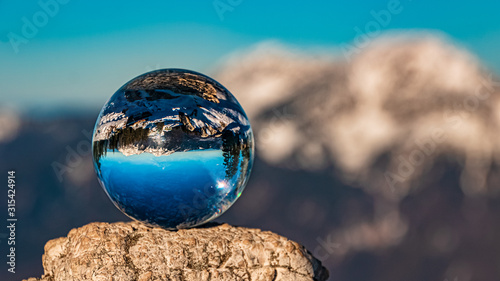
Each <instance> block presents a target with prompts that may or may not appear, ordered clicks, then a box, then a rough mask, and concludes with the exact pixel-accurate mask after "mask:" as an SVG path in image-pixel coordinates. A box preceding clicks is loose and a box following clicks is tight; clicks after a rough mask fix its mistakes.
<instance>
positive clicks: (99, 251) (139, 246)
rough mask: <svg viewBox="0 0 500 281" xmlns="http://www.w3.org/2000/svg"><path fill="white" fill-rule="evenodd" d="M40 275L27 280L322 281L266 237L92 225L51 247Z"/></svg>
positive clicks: (299, 249) (310, 266)
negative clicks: (43, 272)
mask: <svg viewBox="0 0 500 281" xmlns="http://www.w3.org/2000/svg"><path fill="white" fill-rule="evenodd" d="M43 267H44V269H45V274H44V275H43V276H42V277H41V279H36V278H30V279H27V280H28V281H37V280H41V281H71V280H79V281H83V280H106V281H107V280H123V281H126V280H139V281H148V280H151V281H153V280H252V281H257V280H262V281H264V280H283V281H285V280H286V281H293V280H304V281H305V280H318V281H319V280H326V279H327V278H328V271H327V270H326V269H325V268H324V267H322V265H321V262H320V261H318V260H317V259H316V258H314V257H313V256H312V255H311V254H310V253H309V252H308V251H307V250H306V249H305V248H304V247H303V246H301V245H299V244H297V243H296V242H293V241H290V240H288V239H287V238H285V237H283V236H280V235H277V234H275V233H272V232H269V231H261V230H259V229H249V228H244V227H234V226H230V225H228V224H222V225H217V224H212V225H209V226H205V227H202V228H193V229H183V230H178V231H167V230H164V229H161V228H151V227H147V226H145V225H143V224H141V223H137V222H128V223H123V222H119V223H91V224H88V225H85V226H83V227H80V228H76V229H73V230H71V231H70V232H69V234H68V236H67V237H62V238H57V239H54V240H50V241H49V242H48V243H47V244H46V245H45V254H44V255H43Z"/></svg>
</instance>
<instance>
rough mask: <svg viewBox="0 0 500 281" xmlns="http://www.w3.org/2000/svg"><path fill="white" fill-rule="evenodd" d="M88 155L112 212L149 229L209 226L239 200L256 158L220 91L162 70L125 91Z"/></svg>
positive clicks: (232, 102) (242, 123)
mask: <svg viewBox="0 0 500 281" xmlns="http://www.w3.org/2000/svg"><path fill="white" fill-rule="evenodd" d="M92 152H93V160H94V167H95V170H96V173H97V176H98V178H99V182H100V184H101V185H102V187H103V188H104V190H105V191H106V193H107V194H108V196H109V198H110V199H111V201H113V203H114V204H115V206H116V207H117V208H118V209H120V210H121V211H122V212H123V213H125V214H126V215H128V216H129V217H131V218H133V219H135V220H138V221H142V222H144V223H146V224H150V225H154V226H160V227H163V228H167V229H179V228H187V227H193V226H197V225H200V224H203V223H206V222H208V221H210V220H212V219H214V218H216V217H218V216H220V215H221V214H222V213H223V212H224V211H226V210H227V209H228V208H229V207H230V206H231V205H232V204H233V203H234V202H235V201H236V199H238V197H239V196H240V195H241V193H242V191H243V189H244V188H245V185H246V183H247V181H248V178H249V175H250V170H251V169H252V164H253V157H254V140H253V134H252V129H251V127H250V123H249V121H248V118H247V116H246V115H245V112H244V111H243V108H241V106H240V104H239V103H238V101H237V100H236V99H235V98H234V96H233V95H232V94H231V93H230V92H229V91H228V90H227V89H226V88H224V86H222V85H221V84H219V83H218V82H217V81H215V80H213V79H211V78H210V77H208V76H205V75H203V74H200V73H197V72H194V71H189V70H182V69H163V70H157V71H152V72H149V73H146V74H143V75H140V76H138V77H136V78H134V79H132V80H131V81H129V82H128V83H126V84H125V85H123V86H122V87H121V88H120V89H119V90H118V91H117V92H116V93H115V94H114V95H113V96H112V97H111V98H110V99H109V101H108V102H106V104H105V105H104V107H103V108H102V110H101V113H100V114H99V117H98V118H97V121H96V124H95V128H94V134H93V140H92Z"/></svg>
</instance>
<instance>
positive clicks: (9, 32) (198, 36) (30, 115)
mask: <svg viewBox="0 0 500 281" xmlns="http://www.w3.org/2000/svg"><path fill="white" fill-rule="evenodd" d="M499 8H500V3H499V2H497V1H482V0H478V1H473V2H470V1H461V0H459V1H453V2H450V1H427V0H426V1H423V0H422V1H421V0H413V1H412V0H400V1H397V0H388V1H385V0H381V1H348V2H346V1H343V2H342V1H329V2H328V3H326V2H325V1H308V2H305V1H297V2H290V1H262V0H208V1H196V2H195V1H184V2H182V1H166V0H164V1H142V2H138V1H120V2H103V1H76V0H59V1H57V0H41V1H38V2H37V1H22V2H21V1H13V0H3V1H0V18H1V22H0V81H1V87H0V94H1V97H2V99H1V101H0V171H1V174H2V176H3V177H4V180H3V181H2V182H4V184H3V186H2V190H4V192H2V194H3V195H1V194H0V214H1V219H2V220H3V222H2V223H0V226H1V225H3V224H5V225H6V224H7V223H6V221H5V220H6V218H7V206H6V205H7V204H6V203H7V192H6V189H7V183H6V182H7V171H9V170H15V171H16V178H17V188H16V191H17V193H16V202H17V217H18V222H17V229H16V235H17V236H16V247H17V248H16V249H17V251H16V257H17V266H16V273H15V274H11V273H8V272H7V268H8V267H7V265H6V255H7V254H8V252H7V235H8V231H7V229H6V227H5V226H4V227H0V280H20V279H22V278H26V277H30V276H39V275H41V274H42V272H43V271H42V264H41V255H42V254H43V246H44V244H45V243H46V242H47V241H48V240H49V239H53V238H57V237H60V236H65V235H66V234H67V233H68V231H69V230H70V229H72V228H74V227H79V226H82V225H83V224H86V223H89V222H93V221H123V220H128V218H127V217H125V216H124V215H122V214H121V213H120V212H119V211H118V210H117V209H116V208H115V207H114V206H113V205H112V203H111V202H110V201H109V200H108V198H107V197H106V195H105V193H104V191H103V190H102V189H101V187H100V186H99V184H98V182H97V179H96V176H95V173H94V171H93V167H92V160H91V151H90V144H91V132H92V129H93V126H94V122H95V119H96V117H97V114H98V112H99V110H100V109H101V107H102V105H103V104H104V103H105V102H106V101H107V99H108V98H109V97H110V96H111V95H112V94H113V93H114V92H115V91H116V90H117V89H118V88H119V87H120V86H121V85H123V84H124V83H126V82H127V81H128V80H130V79H131V78H133V77H135V76H137V75H140V74H142V73H144V72H147V71H151V70H154V69H159V68H187V69H191V70H195V71H199V72H202V73H205V74H208V75H210V76H212V77H214V78H216V79H217V80H218V81H219V82H221V83H222V84H223V85H225V86H226V87H227V88H228V89H229V90H230V91H231V92H232V93H233V94H234V95H235V96H236V97H237V98H238V99H239V101H240V103H241V104H242V106H243V107H244V108H245V110H246V112H247V114H248V115H249V117H250V119H251V122H252V125H253V127H254V131H255V136H256V143H257V158H256V162H255V165H254V170H253V174H252V177H251V180H250V182H249V184H248V186H247V188H246V190H245V192H244V193H243V195H242V197H241V198H240V199H239V200H238V201H237V202H236V203H235V205H234V206H233V207H232V208H231V209H230V210H229V211H228V212H227V213H225V214H224V215H223V216H221V217H220V218H219V219H218V221H220V222H228V223H231V224H235V225H241V226H247V227H258V228H262V229H265V230H272V231H274V232H277V233H279V234H281V235H285V236H287V237H289V238H290V239H293V240H296V241H298V242H300V243H302V244H304V245H305V246H306V247H307V248H308V249H309V250H310V251H311V252H312V253H313V254H314V255H316V256H317V257H318V258H320V259H321V260H322V261H323V263H324V265H325V266H326V267H327V268H328V269H329V271H330V276H331V277H330V280H346V281H347V280H348V281H356V280H363V281H368V280H369V281H386V280H406V281H424V280H425V281H428V280H438V281H441V280H442V281H444V280H448V281H472V280H484V281H489V280H492V281H493V280H500V242H499V237H500V135H499V133H498V132H499V129H500V96H499V95H500V78H499V76H498V75H497V74H498V73H499V72H500V56H499V55H498V50H499V49H500V21H499V20H498V9H499ZM1 196H3V197H4V198H1Z"/></svg>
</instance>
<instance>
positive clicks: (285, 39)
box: [0, 0, 500, 110]
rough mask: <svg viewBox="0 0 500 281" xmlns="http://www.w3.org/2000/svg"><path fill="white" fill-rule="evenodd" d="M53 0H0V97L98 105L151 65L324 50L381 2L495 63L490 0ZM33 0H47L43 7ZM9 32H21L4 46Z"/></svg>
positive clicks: (20, 102) (403, 26)
mask: <svg viewBox="0 0 500 281" xmlns="http://www.w3.org/2000/svg"><path fill="white" fill-rule="evenodd" d="M391 1H392V2H391ZM60 2H67V3H66V4H60V3H59V2H56V0H43V1H40V2H37V1H22V3H21V1H15V0H0V18H1V21H0V77H2V79H1V81H2V87H1V90H0V91H1V95H2V97H4V99H3V104H4V105H5V104H9V105H14V106H16V107H18V108H20V109H25V110H26V109H31V108H35V107H36V108H39V109H53V108H60V107H61V106H66V105H67V106H69V107H75V108H96V107H98V108H100V106H102V105H103V104H104V102H105V101H106V100H107V99H108V98H109V97H110V96H111V95H112V94H113V93H114V92H115V91H116V90H117V89H118V88H119V87H120V86H121V85H122V84H124V83H125V82H127V81H128V80H130V79H131V78H133V77H135V76H137V75H139V74H142V73H144V72H147V71H149V70H152V69H155V68H158V67H160V68H169V67H176V68H188V69H192V70H195V71H200V72H203V73H206V74H210V73H211V71H213V69H214V67H215V66H216V65H217V63H220V62H221V61H222V60H223V59H224V58H225V57H226V56H227V55H229V54H231V53H232V52H235V51H239V50H242V49H245V48H249V47H251V46H252V45H254V44H257V43H259V42H262V41H267V40H277V41H279V42H282V43H283V44H285V45H289V46H291V47H293V48H299V49H305V50H308V49H309V50H312V49H315V48H321V49H323V50H329V49H331V50H332V52H333V50H335V49H336V48H338V47H339V45H342V44H346V43H350V42H351V41H352V40H353V39H354V37H355V36H356V35H357V34H356V31H355V28H356V27H359V28H360V29H362V30H364V28H365V25H366V24H367V23H368V22H370V21H372V20H374V18H373V15H372V13H371V11H375V12H378V11H380V10H387V9H388V5H390V4H391V3H392V4H394V5H396V4H397V5H398V7H399V8H400V12H399V13H396V14H392V15H391V20H390V21H389V22H388V24H387V26H385V27H383V28H382V29H383V30H407V29H426V30H432V31H438V32H443V33H444V34H446V35H447V36H448V37H449V38H450V39H451V40H453V41H454V42H456V43H458V44H459V45H461V46H463V47H465V48H467V49H468V50H470V51H471V52H473V53H475V54H476V55H477V56H478V57H479V59H480V60H481V61H482V62H483V63H484V64H485V65H486V66H487V67H489V68H490V69H492V70H495V71H497V72H500V56H499V55H498V54H497V53H498V51H497V50H499V49H500V19H499V18H498V11H499V8H500V2H498V1H473V2H471V1H463V0H458V1H453V2H452V1H420V0H411V1H410V0H401V1H397V0H388V1H386V0H383V1H356V0H355V1H307V2H306V1H295V2H294V1H273V2H271V1H263V0H216V1H213V0H208V1H205V0H203V1H167V0H163V1H141V2H139V1H125V0H124V1H116V2H111V1H108V2H104V1H92V0H88V1H81V0H80V1H78V0H65V1H63V0H60ZM398 2H399V4H398ZM40 3H49V4H50V5H48V7H50V8H51V9H49V10H48V11H49V12H47V11H46V10H44V9H43V6H44V5H40ZM54 3H57V4H56V5H54ZM56 7H57V8H56ZM216 7H218V8H219V10H217V8H216ZM49 13H51V14H50V15H49ZM44 14H45V17H44ZM23 18H25V20H27V21H28V22H30V23H31V24H35V21H37V22H36V23H38V25H39V27H37V28H36V29H37V30H36V31H35V32H33V30H29V31H32V32H31V33H27V34H28V35H29V36H30V37H31V38H27V37H24V36H23V27H24V26H25V25H26V23H25V21H24V20H23ZM35 27H36V26H35ZM25 29H26V28H25ZM13 36H14V38H17V39H19V38H24V41H22V43H19V42H20V41H15V42H17V43H18V46H17V47H13V44H12V43H11V42H10V41H9V40H10V39H12V38H13ZM15 36H19V37H15ZM14 45H16V44H14ZM16 48H17V52H16V50H15V49H16Z"/></svg>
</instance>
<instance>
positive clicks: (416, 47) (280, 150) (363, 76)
mask: <svg viewBox="0 0 500 281" xmlns="http://www.w3.org/2000/svg"><path fill="white" fill-rule="evenodd" d="M216 77H217V79H218V80H219V81H220V82H221V83H223V84H224V85H226V86H227V88H228V89H230V90H231V91H232V92H233V94H234V95H235V96H236V97H237V98H238V100H239V101H240V102H241V104H242V105H243V107H244V108H245V110H246V112H247V113H248V115H249V118H250V120H251V122H252V125H253V126H254V130H255V135H256V140H257V149H258V151H259V155H260V156H261V157H262V158H263V159H264V160H265V161H267V162H268V163H270V164H272V165H279V166H282V167H289V168H293V169H305V170H312V171H320V170H322V169H327V168H328V167H331V165H332V164H333V165H334V166H335V167H337V168H338V169H340V171H341V172H340V175H341V176H342V177H343V178H344V179H345V180H348V181H352V180H354V181H357V182H359V183H361V184H363V185H364V186H367V188H368V189H370V190H371V191H370V192H376V193H382V194H385V195H386V196H389V197H391V196H394V195H396V194H397V196H398V197H399V196H404V195H405V194H407V193H408V192H409V190H408V183H409V182H411V180H413V179H416V178H418V177H419V176H420V175H421V174H422V172H423V171H424V170H425V169H426V168H429V167H431V166H432V163H433V162H434V160H435V159H436V158H437V157H439V156H441V155H444V154H447V155H457V156H458V157H461V158H463V161H464V162H463V171H462V176H461V179H462V181H461V185H462V188H463V190H464V192H466V193H467V194H475V193H486V192H488V190H486V180H487V175H488V173H489V169H490V165H491V164H492V163H497V164H498V163H500V135H499V134H498V131H500V99H499V94H500V91H499V86H500V80H499V79H498V78H496V77H494V76H492V75H491V74H490V73H489V72H487V71H486V69H484V68H482V67H481V65H480V64H479V63H478V61H477V59H476V58H475V57H473V56H472V55H471V54H469V53H468V52H467V51H465V50H462V49H460V48H458V47H456V46H455V45H453V44H450V43H448V42H447V41H446V40H445V39H442V38H440V37H436V36H430V35H427V36H396V37H390V36H386V37H381V38H379V39H377V40H375V41H373V42H371V43H370V45H369V46H367V47H366V48H364V49H363V50H362V51H361V53H360V54H359V55H356V56H353V57H352V59H351V60H350V61H347V60H345V59H341V58H338V57H335V56H329V55H324V54H323V55H310V54H305V53H301V52H299V51H292V50H289V49H287V48H286V47H283V46H281V45H279V44H275V43H274V44H273V43H265V44H261V45H259V46H257V47H256V48H254V49H253V50H251V51H250V52H248V53H243V54H242V55H235V56H233V57H231V58H230V59H229V60H228V61H227V62H226V63H225V64H224V65H223V66H222V67H221V68H220V69H219V72H218V75H216ZM374 188H375V189H376V191H375V190H374ZM395 189H396V190H397V192H394V190H395Z"/></svg>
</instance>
